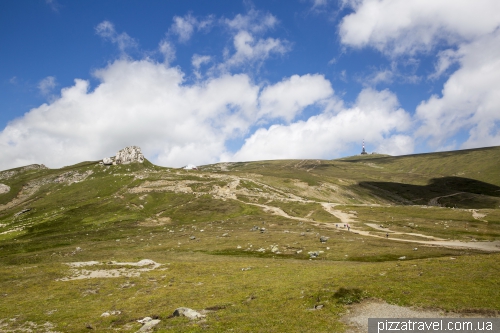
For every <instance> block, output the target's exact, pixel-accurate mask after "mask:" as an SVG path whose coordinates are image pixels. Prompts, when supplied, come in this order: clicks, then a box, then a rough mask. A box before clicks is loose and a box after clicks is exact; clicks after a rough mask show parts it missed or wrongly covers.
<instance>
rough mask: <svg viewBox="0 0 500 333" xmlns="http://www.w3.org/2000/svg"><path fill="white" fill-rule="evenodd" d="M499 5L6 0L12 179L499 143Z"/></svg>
mask: <svg viewBox="0 0 500 333" xmlns="http://www.w3.org/2000/svg"><path fill="white" fill-rule="evenodd" d="M499 13H500V3H499V2H498V1H497V0H478V1H474V2H471V1H468V0H434V1H422V0H296V1H294V0H287V1H285V0H280V1H278V0H274V1H272V0H267V1H234V0H230V1H229V0H228V1H201V0H191V1H189V0H187V1H146V2H145V1H117V0H116V1H92V0H89V1H64V0H32V1H14V0H5V1H2V2H0V43H1V45H2V47H1V48H0V59H1V60H2V61H1V62H0V87H1V89H0V169H7V168H12V167H17V166H21V165H26V164H30V163H44V164H46V165H47V166H49V167H61V166H63V165H70V164H73V163H77V162H80V161H83V160H95V159H101V158H103V157H107V156H111V155H114V154H115V153H116V151H117V150H119V149H121V148H123V147H125V146H128V145H138V146H140V147H141V148H142V150H143V152H144V154H145V156H146V157H147V158H148V159H150V160H151V161H152V162H154V163H157V164H160V165H165V166H174V167H178V166H183V165H186V164H208V163H215V162H219V161H247V160H260V159H283V158H318V159H331V158H338V157H343V156H348V155H354V154H358V153H359V152H360V146H361V142H362V140H363V139H364V140H365V141H366V146H367V150H368V151H376V152H380V153H387V154H391V155H401V154H409V153H419V152H431V151H440V150H452V149H462V148H473V147H482V146H492V145H499V144H500V133H499V124H500V14H499Z"/></svg>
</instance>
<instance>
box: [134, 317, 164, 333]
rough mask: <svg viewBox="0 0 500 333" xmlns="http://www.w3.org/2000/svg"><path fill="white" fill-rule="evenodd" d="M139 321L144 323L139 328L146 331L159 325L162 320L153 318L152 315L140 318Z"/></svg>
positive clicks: (140, 330)
mask: <svg viewBox="0 0 500 333" xmlns="http://www.w3.org/2000/svg"><path fill="white" fill-rule="evenodd" d="M137 322H139V323H141V324H143V325H142V327H141V328H140V329H139V332H146V331H149V330H151V329H152V328H153V327H155V326H156V325H158V324H159V323H160V322H161V320H159V319H153V318H151V317H145V318H144V319H139V320H138V321H137Z"/></svg>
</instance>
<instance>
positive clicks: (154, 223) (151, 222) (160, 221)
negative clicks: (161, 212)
mask: <svg viewBox="0 0 500 333" xmlns="http://www.w3.org/2000/svg"><path fill="white" fill-rule="evenodd" d="M170 223H172V219H171V218H170V217H157V218H147V219H146V220H144V221H141V222H139V223H138V225H139V226H140V227H158V226H162V225H166V224H170Z"/></svg>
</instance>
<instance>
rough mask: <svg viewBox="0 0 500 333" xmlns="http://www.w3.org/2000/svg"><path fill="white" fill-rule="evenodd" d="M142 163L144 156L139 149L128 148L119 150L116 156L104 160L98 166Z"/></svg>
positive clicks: (135, 147)
mask: <svg viewBox="0 0 500 333" xmlns="http://www.w3.org/2000/svg"><path fill="white" fill-rule="evenodd" d="M134 162H138V163H143V162H144V155H143V154H142V152H141V148H140V147H137V146H130V147H126V148H123V149H122V150H119V151H118V152H117V153H116V156H113V157H106V158H104V159H103V160H102V161H101V162H100V164H104V165H117V164H129V163H134Z"/></svg>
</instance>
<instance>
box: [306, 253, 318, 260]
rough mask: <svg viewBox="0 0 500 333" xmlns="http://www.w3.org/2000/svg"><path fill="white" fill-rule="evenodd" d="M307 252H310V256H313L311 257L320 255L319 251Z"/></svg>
mask: <svg viewBox="0 0 500 333" xmlns="http://www.w3.org/2000/svg"><path fill="white" fill-rule="evenodd" d="M307 253H308V254H309V258H311V259H313V258H317V257H319V252H318V251H311V252H307Z"/></svg>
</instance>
